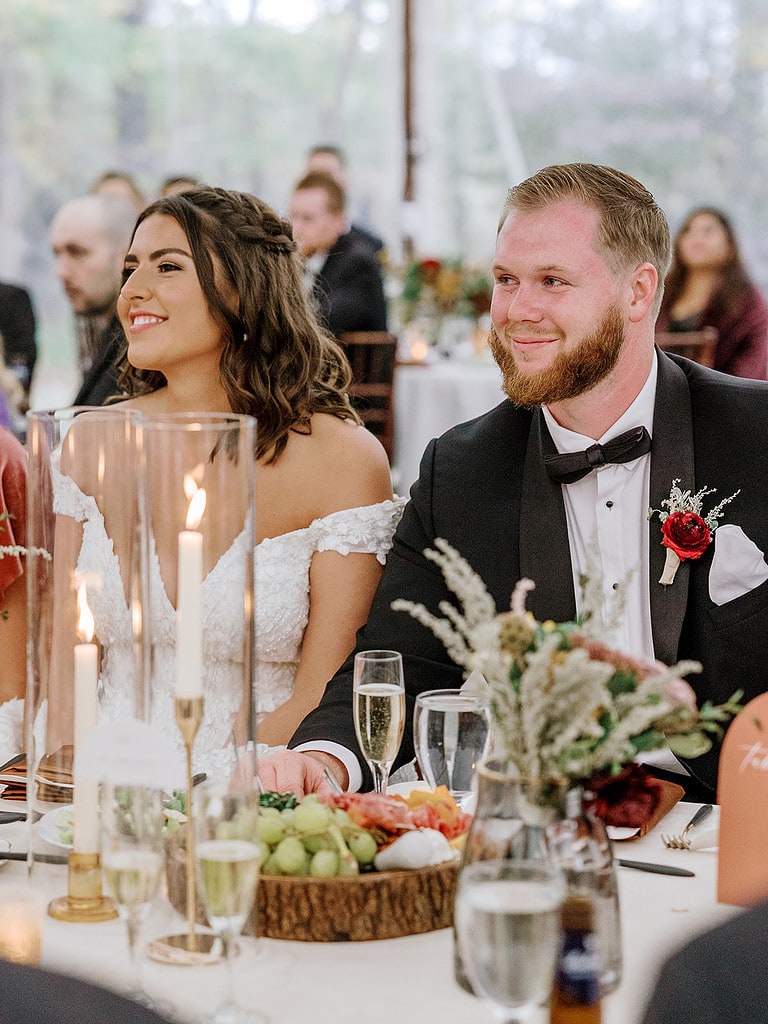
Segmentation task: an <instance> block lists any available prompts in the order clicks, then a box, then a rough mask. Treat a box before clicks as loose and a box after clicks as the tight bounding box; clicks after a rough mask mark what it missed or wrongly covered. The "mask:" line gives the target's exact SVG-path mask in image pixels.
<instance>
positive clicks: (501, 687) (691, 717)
mask: <svg viewBox="0 0 768 1024" xmlns="http://www.w3.org/2000/svg"><path fill="white" fill-rule="evenodd" d="M435 547H436V548H437V549H438V550H432V549H427V550H426V551H425V552H424V553H425V555H426V557H427V558H429V559H430V560H431V561H433V562H435V563H437V565H438V566H439V567H440V569H441V571H442V573H443V577H444V578H445V581H446V584H447V585H448V587H449V589H450V590H451V591H452V592H453V593H454V594H455V595H456V597H457V598H458V599H459V602H460V604H461V611H459V610H458V609H457V608H456V607H455V606H454V605H452V604H450V603H449V602H447V601H444V602H441V604H440V611H441V612H443V614H444V615H445V618H439V617H437V616H435V615H433V614H432V613H431V612H429V611H428V610H427V609H426V608H425V607H424V606H423V605H421V604H416V603H414V602H412V601H404V600H397V601H395V602H393V604H392V608H393V609H394V610H395V611H407V612H409V613H410V614H411V615H412V616H413V617H414V618H416V619H417V620H418V621H419V622H421V623H423V624H424V625H425V626H427V627H428V628H429V629H431V630H432V632H433V633H434V634H435V636H436V637H438V639H440V640H441V641H442V642H443V643H444V644H445V647H446V649H447V651H448V654H449V655H450V657H451V658H452V659H453V661H455V662H456V663H457V664H459V665H461V666H462V667H464V668H466V669H468V670H472V669H477V670H478V671H480V672H481V673H482V674H483V676H484V677H485V679H486V681H487V682H488V684H489V686H490V690H491V711H492V715H493V718H494V720H495V727H496V740H497V742H498V743H499V745H500V746H502V747H503V748H504V753H505V755H506V756H507V757H508V758H509V759H510V760H511V761H513V762H514V764H515V765H516V767H517V769H518V770H519V772H520V775H521V777H523V778H528V779H552V780H558V779H560V780H563V781H566V782H569V781H573V782H579V781H584V780H587V779H590V778H592V776H594V775H596V774H598V773H608V774H609V775H610V774H613V775H615V774H617V773H618V772H620V771H621V769H622V767H623V766H624V765H625V764H628V763H629V762H631V761H633V760H634V758H635V757H636V756H637V754H639V753H641V752H644V751H649V750H654V749H657V748H660V747H663V746H665V745H666V746H669V748H670V749H671V750H672V752H673V753H675V754H678V755H680V756H682V757H687V758H694V757H698V756H700V755H701V754H703V753H705V752H706V751H707V750H709V749H710V747H711V746H712V738H713V737H717V736H720V735H722V732H723V725H724V723H727V722H728V721H729V720H730V718H731V717H732V716H733V715H734V714H736V713H737V712H738V711H739V710H740V705H739V703H738V701H739V700H740V698H741V696H742V695H741V693H735V694H734V695H733V696H732V697H731V698H730V700H728V701H727V702H726V703H725V704H721V705H712V704H711V703H709V702H707V703H706V704H704V705H702V707H701V708H697V706H696V699H695V696H694V693H693V691H692V690H691V688H690V686H689V685H688V684H687V683H686V682H685V681H684V680H683V678H682V677H683V676H685V675H687V674H688V673H690V672H698V671H701V665H700V664H699V663H698V662H695V661H682V662H679V663H678V664H677V665H673V666H672V667H671V668H666V667H665V666H663V665H661V664H660V663H658V662H656V663H648V662H643V661H640V660H638V659H636V658H631V657H629V656H628V655H625V654H622V653H620V652H619V651H614V650H611V649H610V648H609V647H607V646H605V644H604V643H602V642H601V641H600V639H599V638H598V637H597V636H595V635H593V634H592V633H591V632H590V620H591V618H592V617H591V616H590V615H589V614H586V615H585V616H584V617H583V619H582V621H580V622H565V623H555V622H537V621H536V619H535V618H534V617H533V615H532V614H531V613H530V612H528V611H527V610H526V608H525V601H526V595H527V594H528V592H529V591H530V590H532V589H533V588H534V584H533V583H532V581H530V580H520V582H519V583H518V584H517V586H516V587H515V590H514V593H513V594H512V601H511V607H510V611H508V612H503V613H501V614H498V613H497V611H496V607H495V604H494V601H493V599H492V598H491V596H490V595H489V594H488V591H487V590H486V588H485V585H484V584H483V581H482V580H481V579H480V577H479V576H478V575H477V574H476V573H475V572H474V570H473V569H472V567H471V566H470V565H469V564H468V563H467V562H466V561H465V560H464V559H463V558H462V557H461V556H460V555H459V553H458V552H457V551H456V550H455V549H454V548H452V547H451V546H450V545H449V544H448V543H447V542H446V541H444V540H442V539H437V540H436V541H435ZM598 590H599V588H598V587H597V585H596V584H594V583H593V584H592V585H591V587H590V583H589V581H588V580H587V581H585V591H584V605H585V607H587V608H590V607H598V605H597V603H596V598H597V594H598Z"/></svg>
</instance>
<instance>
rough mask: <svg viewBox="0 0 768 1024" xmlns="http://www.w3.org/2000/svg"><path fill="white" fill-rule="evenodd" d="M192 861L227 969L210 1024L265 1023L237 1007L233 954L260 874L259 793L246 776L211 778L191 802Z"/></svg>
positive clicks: (260, 1016) (252, 1012)
mask: <svg viewBox="0 0 768 1024" xmlns="http://www.w3.org/2000/svg"><path fill="white" fill-rule="evenodd" d="M195 807H196V819H195V826H196V842H195V862H196V868H197V886H198V892H199V895H200V899H201V901H202V904H203V906H204V908H205V912H206V915H207V917H208V923H209V924H210V926H211V927H212V928H213V930H214V931H215V932H216V933H217V934H218V935H219V936H220V938H221V941H222V945H223V947H224V959H225V962H226V967H227V996H226V999H225V1001H224V1002H223V1003H222V1005H221V1006H219V1007H218V1008H217V1009H216V1010H214V1012H213V1013H212V1014H211V1015H210V1016H209V1017H208V1018H206V1019H207V1020H208V1022H209V1024H264V1022H266V1020H267V1018H266V1017H265V1016H264V1014H262V1013H261V1012H260V1011H258V1010H246V1009H244V1008H242V1007H241V1006H239V1005H238V1003H237V1001H236V999H235V995H234V977H233V968H232V957H233V954H234V952H235V947H236V943H237V936H238V935H239V934H240V932H241V931H242V928H243V925H244V924H245V921H246V918H247V917H248V914H249V913H250V912H251V908H252V906H253V903H254V900H255V898H256V884H257V881H258V877H259V845H258V838H257V825H258V813H259V796H258V792H257V791H256V789H255V788H254V787H253V785H252V783H251V781H250V780H235V779H230V780H227V781H225V780H213V781H211V782H207V783H205V784H204V785H203V786H201V787H200V789H199V795H198V796H197V797H196V800H195Z"/></svg>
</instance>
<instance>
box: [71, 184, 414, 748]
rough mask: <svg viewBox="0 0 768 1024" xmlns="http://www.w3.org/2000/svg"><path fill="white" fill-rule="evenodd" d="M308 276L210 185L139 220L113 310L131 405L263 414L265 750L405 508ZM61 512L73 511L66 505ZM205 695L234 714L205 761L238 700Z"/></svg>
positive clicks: (332, 660) (348, 644) (320, 685)
mask: <svg viewBox="0 0 768 1024" xmlns="http://www.w3.org/2000/svg"><path fill="white" fill-rule="evenodd" d="M301 274H302V271H301V265H300V262H299V259H298V256H297V254H296V247H295V244H294V242H293V239H292V236H291V229H290V225H289V223H288V222H287V221H285V220H282V219H281V218H279V217H278V216H277V214H276V213H275V212H274V211H273V210H272V209H271V208H270V207H269V206H267V204H265V203H263V202H261V201H260V200H259V199H256V198H255V197H254V196H251V195H248V194H245V193H238V192H229V191H225V190H223V189H218V188H201V189H196V190H193V191H189V192H184V193H182V194H180V195H176V196H171V197H167V198H163V199H160V200H158V201H157V202H155V203H152V204H151V205H150V206H148V207H147V208H146V209H145V210H144V211H143V212H142V214H141V215H140V216H139V219H138V221H137V224H136V228H135V232H134V235H133V238H132V241H131V245H130V249H129V252H128V253H127V255H126V257H125V265H124V275H123V277H124V283H123V286H122V290H121V292H120V297H119V300H118V315H119V317H120V321H121V323H122V325H123V329H124V331H125V335H126V338H127V340H128V346H127V352H126V358H125V361H124V365H123V367H122V372H121V379H120V383H121V385H122V387H123V388H124V389H125V391H126V392H127V394H128V395H129V396H130V397H129V399H128V400H127V401H126V402H124V403H123V404H122V406H121V407H125V408H134V409H136V410H138V411H139V412H140V413H142V414H146V415H155V414H164V413H179V412H199V413H205V412H224V413H226V412H235V413H247V414H250V415H253V416H255V417H256V418H257V420H258V442H257V449H256V480H257V484H256V486H257V537H256V548H255V564H256V594H257V663H258V664H257V672H258V683H257V687H258V691H257V697H258V701H259V707H260V711H261V712H262V717H261V720H260V723H259V737H258V738H259V740H260V742H263V743H267V744H269V745H280V744H284V743H287V741H288V739H289V738H290V736H291V735H292V733H293V732H294V730H295V728H296V726H297V725H298V724H299V722H300V721H301V720H302V719H303V718H304V716H305V715H306V714H307V713H308V712H309V711H310V710H311V709H312V708H313V707H314V706H315V705H316V704H317V703H318V702H319V700H320V697H321V695H322V693H323V690H324V688H325V684H326V682H327V680H328V679H330V678H331V676H332V675H333V674H334V672H335V671H336V669H337V668H338V667H339V666H340V665H341V663H342V661H343V660H344V658H345V656H346V655H347V654H348V653H349V651H350V650H351V649H352V648H353V646H354V637H355V632H356V630H357V629H358V628H359V627H360V626H362V625H363V624H364V623H365V620H366V617H367V614H368V610H369V607H370V604H371V600H372V598H373V593H374V590H375V589H376V585H377V583H378V580H379V576H380V574H381V569H382V565H383V563H384V560H385V557H386V553H387V551H388V550H389V547H390V545H391V542H392V534H393V532H394V529H395V526H396V525H397V522H398V520H399V518H400V515H401V512H402V507H403V504H404V501H403V500H401V499H393V496H392V489H391V484H390V476H389V466H388V463H387V459H386V455H385V453H384V450H383V448H382V447H381V445H380V444H379V442H378V441H377V440H376V438H374V437H373V435H372V434H370V433H369V432H368V431H367V430H365V429H364V428H363V427H362V426H361V425H360V423H359V421H358V418H357V416H356V414H355V413H354V412H353V410H352V409H351V407H350V405H349V402H348V399H347V397H346V394H345V389H346V387H347V385H348V384H349V379H350V376H349V369H348V366H347V363H346V360H345V358H344V356H343V353H342V352H341V350H340V348H339V347H338V345H337V344H336V342H335V341H333V339H332V338H331V337H329V336H328V335H327V334H325V333H324V332H323V330H322V328H321V327H320V326H319V325H318V323H317V321H316V319H315V317H314V315H313V313H312V312H311V310H310V309H309V308H308V305H307V300H306V299H305V297H304V291H303V288H302V279H301ZM74 500H76V499H75V498H73V501H74ZM57 511H58V512H59V513H60V514H62V513H63V514H65V515H66V514H73V515H74V514H75V510H74V509H73V510H68V509H67V507H66V503H65V504H64V505H62V504H61V502H60V503H59V507H58V509H57ZM81 557H82V556H81ZM168 576H169V579H170V578H175V573H169V574H168ZM97 628H98V625H97ZM205 675H206V673H205V672H204V676H205ZM163 682H164V684H168V685H169V686H170V688H172V681H163ZM109 685H111V683H110V682H109V681H105V680H102V691H103V694H104V700H105V701H109V697H110V695H109V693H108V687H109ZM209 696H211V697H214V696H215V701H214V703H215V704H216V705H217V706H218V708H219V709H221V707H222V703H224V706H225V708H226V711H227V712H228V717H226V716H225V717H226V720H219V721H217V722H216V723H207V724H208V726H209V729H208V738H207V740H206V739H205V738H204V734H205V731H206V729H205V725H204V729H203V732H202V733H201V735H200V737H199V743H198V746H200V747H202V749H201V751H200V753H201V754H204V755H206V756H207V755H208V754H210V755H213V756H215V754H216V753H217V752H218V751H217V749H214V748H220V747H221V746H222V745H223V744H226V743H227V741H228V738H229V735H230V733H231V730H232V727H233V725H234V722H235V719H236V717H237V714H238V711H239V710H240V707H239V704H240V694H239V693H233V694H215V695H212V694H211V695H209ZM206 706H209V704H208V702H206ZM206 747H207V748H208V749H207V750H206ZM203 766H204V765H203Z"/></svg>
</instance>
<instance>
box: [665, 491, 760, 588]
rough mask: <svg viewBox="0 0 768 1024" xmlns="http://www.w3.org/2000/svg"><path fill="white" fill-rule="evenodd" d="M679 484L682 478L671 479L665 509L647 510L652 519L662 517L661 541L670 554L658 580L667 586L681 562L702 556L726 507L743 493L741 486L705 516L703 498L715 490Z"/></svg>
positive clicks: (672, 579) (671, 581)
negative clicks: (685, 486) (684, 487)
mask: <svg viewBox="0 0 768 1024" xmlns="http://www.w3.org/2000/svg"><path fill="white" fill-rule="evenodd" d="M679 484H680V481H679V480H673V481H672V490H671V491H670V492H669V497H668V498H665V499H664V500H663V501H662V503H661V504H662V505H663V506H665V508H664V509H655V508H652V509H650V510H649V512H648V518H649V519H652V518H653V517H654V516H655V515H658V517H659V519H660V520H661V543H662V544H663V545H664V547H665V548H666V549H667V558H666V561H665V562H664V572H663V573H662V574H661V579H660V580H659V583H662V584H663V585H664V586H668V585H669V584H670V583H673V582H674V579H675V573H676V572H677V569H678V566H679V565H680V563H681V562H683V561H685V560H686V559H694V558H701V556H702V555H703V554H704V552H705V551H706V550H707V548H708V547H709V545H710V544H711V543H712V534H713V533H714V532H715V530H716V529H717V527H718V522H717V521H718V519H720V517H721V516H722V515H723V509H724V508H725V506H726V505H727V504H728V502H729V501H733V499H734V498H735V497H736V495H737V494H739V493H740V489H739V491H735V492H734V493H733V494H732V495H731V496H730V498H725V499H724V500H723V501H721V502H720V504H719V505H716V506H715V507H714V508H713V509H712V510H711V511H710V512H708V513H707V514H706V515H705V516H704V515H702V514H701V512H702V506H703V503H704V498H706V496H707V495H708V494H714V493H715V492H714V490H707V489H706V487H702V489H701V490H700V491H697V492H696V493H695V494H691V492H690V491H683V490H681V489H680V487H679Z"/></svg>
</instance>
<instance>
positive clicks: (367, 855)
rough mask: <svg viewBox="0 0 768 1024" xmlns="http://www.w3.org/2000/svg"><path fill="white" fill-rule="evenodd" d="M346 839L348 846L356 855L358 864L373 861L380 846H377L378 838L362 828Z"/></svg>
mask: <svg viewBox="0 0 768 1024" xmlns="http://www.w3.org/2000/svg"><path fill="white" fill-rule="evenodd" d="M346 839H347V846H348V847H349V848H350V850H351V851H352V853H353V854H354V855H355V860H356V861H357V863H358V864H372V863H373V858H374V857H375V856H376V851H377V850H378V847H377V846H376V840H375V839H374V838H373V836H372V835H371V833H370V832H366V831H365V829H362V828H361V829H359V830H358V831H357V832H353V833H352V834H351V835H348V836H347V837H346Z"/></svg>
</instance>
